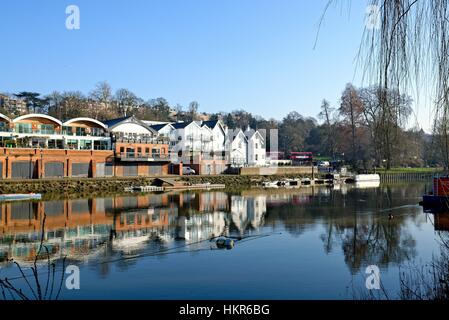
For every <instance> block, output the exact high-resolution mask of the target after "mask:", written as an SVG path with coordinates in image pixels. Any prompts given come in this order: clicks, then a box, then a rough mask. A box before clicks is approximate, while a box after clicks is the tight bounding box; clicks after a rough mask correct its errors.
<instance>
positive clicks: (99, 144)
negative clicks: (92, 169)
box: [94, 141, 108, 150]
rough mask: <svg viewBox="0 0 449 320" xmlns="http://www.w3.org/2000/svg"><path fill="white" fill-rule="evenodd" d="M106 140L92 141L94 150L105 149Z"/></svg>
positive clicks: (106, 146)
mask: <svg viewBox="0 0 449 320" xmlns="http://www.w3.org/2000/svg"><path fill="white" fill-rule="evenodd" d="M107 149H108V142H107V141H94V150H107Z"/></svg>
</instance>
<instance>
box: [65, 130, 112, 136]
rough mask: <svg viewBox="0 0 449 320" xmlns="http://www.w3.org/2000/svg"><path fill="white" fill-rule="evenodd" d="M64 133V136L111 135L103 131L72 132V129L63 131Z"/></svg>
mask: <svg viewBox="0 0 449 320" xmlns="http://www.w3.org/2000/svg"><path fill="white" fill-rule="evenodd" d="M62 134H63V135H64V136H71V137H108V136H109V135H108V134H107V133H106V132H103V133H86V132H79V133H76V132H70V131H63V132H62Z"/></svg>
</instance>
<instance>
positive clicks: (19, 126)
mask: <svg viewBox="0 0 449 320" xmlns="http://www.w3.org/2000/svg"><path fill="white" fill-rule="evenodd" d="M14 129H15V131H16V132H17V133H31V132H32V131H31V123H16V125H15V126H14Z"/></svg>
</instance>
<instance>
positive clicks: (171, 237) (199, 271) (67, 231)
mask: <svg viewBox="0 0 449 320" xmlns="http://www.w3.org/2000/svg"><path fill="white" fill-rule="evenodd" d="M423 191H424V185H423V184H409V185H392V186H388V187H384V186H383V187H381V188H377V189H351V188H349V189H347V188H342V189H341V190H334V191H332V190H329V189H325V188H324V189H312V188H308V189H301V190H282V189H278V190H273V191H260V190H248V191H243V192H241V193H239V194H232V195H231V194H226V193H223V192H205V193H194V194H182V195H179V194H178V195H148V196H144V197H143V198H142V197H140V198H133V197H126V198H124V199H122V198H120V197H115V198H107V199H96V200H95V201H92V200H90V201H87V200H78V201H75V202H72V203H70V202H67V201H65V202H64V201H59V202H58V201H56V203H53V204H52V205H51V208H53V211H51V210H50V211H51V212H52V215H51V216H52V217H53V219H54V220H51V219H48V220H47V222H48V223H49V224H53V225H54V227H55V228H56V229H58V231H55V230H49V232H50V233H51V235H52V236H54V237H55V238H57V235H58V232H59V237H60V238H58V239H59V240H57V241H54V243H53V245H54V246H56V247H57V246H58V245H59V246H60V247H59V248H56V249H55V254H54V255H53V257H52V258H53V259H54V261H58V259H59V258H60V257H62V256H64V255H68V256H69V257H72V258H74V259H76V261H74V262H73V263H77V264H78V265H79V266H80V268H81V290H79V291H68V290H63V293H62V297H63V298H69V299H72V298H75V299H76V298H83V299H84V298H87V299H89V298H105V299H109V298H112V299H120V298H129V299H131V298H137V299H138V298H153V299H196V298H219V299H220V298H222V299H239V298H243V299H262V298H265V299H267V298H268V299H277V298H279V299H301V298H306V299H329V298H330V299H347V298H351V297H352V296H353V290H356V291H357V290H360V289H363V288H364V283H365V275H364V270H365V268H366V266H368V265H370V264H377V265H379V267H380V268H381V279H382V281H383V283H384V285H385V287H386V288H387V289H388V291H389V292H390V297H392V298H395V297H397V296H396V294H395V292H396V291H397V289H398V285H399V281H398V277H399V266H404V265H407V264H408V263H409V262H410V261H416V262H428V261H429V260H430V259H431V258H432V254H436V253H438V245H437V241H436V239H437V238H438V236H437V234H436V232H435V231H434V226H433V216H432V215H426V214H424V213H422V210H421V208H420V207H417V206H416V204H417V203H418V201H419V197H420V196H421V194H422V193H423ZM61 204H62V205H61ZM29 207H33V206H29ZM49 207H50V206H49ZM67 207H71V209H72V210H73V212H69V213H68V215H67V212H64V213H65V215H66V216H70V214H73V217H75V216H76V217H77V218H76V219H79V220H76V219H75V218H74V219H75V220H73V221H72V220H70V219H69V220H67V221H68V222H67V221H65V222H63V223H66V224H70V223H75V222H76V221H78V222H79V224H80V225H78V226H77V225H69V226H68V227H67V228H63V229H61V228H59V227H58V224H57V223H56V220H55V219H57V218H58V217H59V215H58V212H56V211H58V210H59V211H60V210H62V209H61V208H66V209H64V210H67ZM39 208H40V207H39V205H36V204H35V205H34V209H32V210H34V213H35V214H36V213H37V216H38V213H39V210H40V209H39ZM55 208H56V209H57V210H56V209H55ZM55 210H56V211H55ZM85 211H88V216H90V222H89V219H88V220H86V221H85V220H84V216H83V214H84V212H85ZM5 212H6V211H5V209H3V211H2V217H3V218H4V217H5ZM99 213H101V214H99ZM390 213H391V214H392V215H393V216H394V218H393V219H392V220H390V219H389V218H388V214H390ZM22 215H24V213H22ZM25 216H27V217H28V216H29V215H28V214H25ZM31 216H33V215H31ZM21 218H23V217H21ZM3 221H4V220H3ZM97 222H98V223H97ZM2 228H3V229H2ZM6 229H7V228H6ZM6 229H5V225H0V231H2V230H3V233H2V234H0V236H1V238H0V239H1V242H0V245H1V247H0V248H1V249H0V251H1V252H2V254H3V255H8V254H9V255H11V252H14V254H19V253H20V250H22V251H26V249H27V248H28V250H30V248H31V247H32V246H31V245H30V243H27V241H26V240H27V239H25V238H26V237H25V236H24V235H26V234H28V235H29V239H28V241H30V240H31V239H32V238H34V240H35V241H36V240H37V238H36V235H35V234H33V232H28V233H27V232H25V231H22V232H20V233H11V232H10V230H9V231H8V230H6ZM8 232H9V233H8ZM220 234H225V235H230V236H243V237H246V236H248V235H249V236H254V235H264V236H263V237H254V238H251V237H249V238H245V239H244V240H242V241H237V242H236V246H235V248H234V249H232V250H212V249H216V247H214V243H213V242H210V241H208V240H207V239H209V238H211V237H214V236H219V235H220ZM14 236H16V237H18V238H21V239H22V242H23V243H22V244H21V243H20V241H19V242H16V243H15V244H14V245H12V244H11V241H10V240H8V239H11V238H14ZM24 237H25V238H24ZM50 238H51V236H50V237H49V241H48V243H51V241H50V240H51V239H50ZM61 238H63V240H61ZM86 239H88V241H87V240H86ZM8 241H9V242H8ZM58 241H59V242H58ZM86 241H87V242H86ZM67 242H70V244H67ZM197 242H198V243H197ZM86 243H87V244H88V245H87V247H86V246H85V245H86ZM21 245H22V248H21V249H20V246H21ZM83 246H84V247H83ZM62 247H65V249H62ZM8 250H9V251H8ZM77 250H78V251H77ZM5 252H9V253H6V254H5ZM71 255H72V256H71ZM23 260H26V259H23ZM28 260H29V259H28ZM15 275H17V270H16V269H15V268H13V267H11V266H8V265H7V264H5V263H2V269H0V276H1V277H5V276H8V277H13V276H15ZM15 281H17V284H18V285H20V283H21V282H23V281H22V280H15Z"/></svg>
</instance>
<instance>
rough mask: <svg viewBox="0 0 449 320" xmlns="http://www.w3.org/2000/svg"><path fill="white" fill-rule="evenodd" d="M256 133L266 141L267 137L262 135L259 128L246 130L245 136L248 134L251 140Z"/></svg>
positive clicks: (247, 136)
mask: <svg viewBox="0 0 449 320" xmlns="http://www.w3.org/2000/svg"><path fill="white" fill-rule="evenodd" d="M256 135H258V136H259V138H260V139H261V140H262V141H265V139H264V138H263V137H262V135H261V134H260V132H259V130H252V129H251V130H246V131H245V136H246V138H247V139H248V140H251V139H252V138H253V137H254V136H256Z"/></svg>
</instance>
